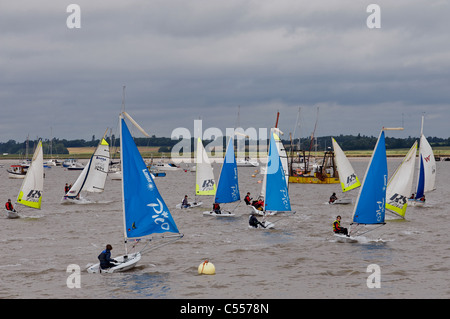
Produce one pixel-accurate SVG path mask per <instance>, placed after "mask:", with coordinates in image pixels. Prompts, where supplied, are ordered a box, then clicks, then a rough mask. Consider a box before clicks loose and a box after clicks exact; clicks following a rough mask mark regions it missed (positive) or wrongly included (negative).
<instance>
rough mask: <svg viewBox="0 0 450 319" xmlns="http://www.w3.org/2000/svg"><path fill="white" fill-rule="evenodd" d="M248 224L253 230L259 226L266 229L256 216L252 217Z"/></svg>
mask: <svg viewBox="0 0 450 319" xmlns="http://www.w3.org/2000/svg"><path fill="white" fill-rule="evenodd" d="M248 224H249V225H250V226H251V227H253V228H258V225H260V226H261V227H262V228H266V226H264V224H263V223H261V222H260V221H259V220H258V219H257V218H256V217H255V216H253V215H250V217H249V219H248Z"/></svg>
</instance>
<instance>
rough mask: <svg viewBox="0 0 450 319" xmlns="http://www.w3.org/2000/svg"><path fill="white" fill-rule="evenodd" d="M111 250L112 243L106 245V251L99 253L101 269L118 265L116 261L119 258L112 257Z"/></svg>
mask: <svg viewBox="0 0 450 319" xmlns="http://www.w3.org/2000/svg"><path fill="white" fill-rule="evenodd" d="M111 250H112V246H111V245H109V244H108V245H106V249H105V250H104V251H102V252H101V253H100V255H98V259H99V260H100V268H101V269H106V268H111V267H114V266H116V265H115V264H113V262H114V263H116V262H117V260H115V259H112V258H111Z"/></svg>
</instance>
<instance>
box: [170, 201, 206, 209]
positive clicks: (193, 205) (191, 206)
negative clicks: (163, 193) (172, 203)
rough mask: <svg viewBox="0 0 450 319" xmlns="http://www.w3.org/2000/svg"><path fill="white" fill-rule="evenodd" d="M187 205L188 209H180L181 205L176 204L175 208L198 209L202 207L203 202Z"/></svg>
mask: <svg viewBox="0 0 450 319" xmlns="http://www.w3.org/2000/svg"><path fill="white" fill-rule="evenodd" d="M188 203H189V205H190V206H189V207H181V203H180V204H177V206H176V208H178V209H182V208H183V209H186V208H194V207H199V206H202V205H203V202H194V203H192V202H188Z"/></svg>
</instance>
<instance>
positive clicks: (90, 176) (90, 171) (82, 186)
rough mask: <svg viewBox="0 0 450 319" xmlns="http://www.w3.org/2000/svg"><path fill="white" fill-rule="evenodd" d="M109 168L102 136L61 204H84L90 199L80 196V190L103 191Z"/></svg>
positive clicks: (107, 155)
mask: <svg viewBox="0 0 450 319" xmlns="http://www.w3.org/2000/svg"><path fill="white" fill-rule="evenodd" d="M105 134H106V133H105ZM108 168H109V144H108V142H106V140H105V138H104V137H103V138H102V140H101V141H100V143H99V144H98V146H97V149H96V150H95V152H94V154H93V155H92V156H91V158H90V160H89V163H88V164H87V165H86V166H85V167H84V169H83V171H82V172H81V174H80V175H79V176H78V178H77V180H76V181H75V183H74V184H73V186H72V187H71V188H70V189H69V191H68V192H67V194H66V195H65V196H64V197H63V198H62V200H61V203H62V204H70V203H75V204H86V203H91V201H90V200H88V199H86V198H83V197H80V194H81V192H82V191H83V192H89V193H101V192H103V191H104V188H105V182H106V177H107V175H108Z"/></svg>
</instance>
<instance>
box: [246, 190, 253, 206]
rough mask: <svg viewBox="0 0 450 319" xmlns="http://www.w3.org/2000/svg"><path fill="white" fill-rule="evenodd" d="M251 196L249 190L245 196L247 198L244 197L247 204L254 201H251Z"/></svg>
mask: <svg viewBox="0 0 450 319" xmlns="http://www.w3.org/2000/svg"><path fill="white" fill-rule="evenodd" d="M251 200H252V199H251V198H250V192H248V193H247V196H245V198H244V202H245V203H246V204H247V205H251V204H252V202H251Z"/></svg>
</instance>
